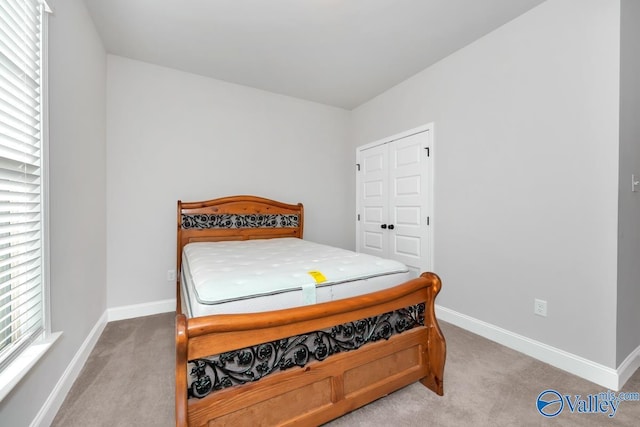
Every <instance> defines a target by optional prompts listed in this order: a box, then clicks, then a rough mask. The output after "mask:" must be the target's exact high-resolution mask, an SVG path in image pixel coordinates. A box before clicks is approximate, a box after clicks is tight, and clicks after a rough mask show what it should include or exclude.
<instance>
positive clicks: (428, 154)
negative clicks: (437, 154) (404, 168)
mask: <svg viewBox="0 0 640 427" xmlns="http://www.w3.org/2000/svg"><path fill="white" fill-rule="evenodd" d="M424 149H425V150H427V157H431V150H430V149H429V147H424Z"/></svg>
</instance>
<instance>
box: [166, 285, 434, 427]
mask: <svg viewBox="0 0 640 427" xmlns="http://www.w3.org/2000/svg"><path fill="white" fill-rule="evenodd" d="M441 286H442V284H441V282H440V279H439V277H438V276H437V275H435V274H433V273H423V274H422V275H421V276H420V277H419V278H416V279H413V280H410V281H408V282H406V283H403V284H401V285H398V286H396V287H394V288H390V289H386V290H382V291H378V292H374V293H371V294H367V295H362V296H357V297H352V298H347V299H343V300H338V301H332V302H328V303H322V304H316V305H311V306H304V307H296V308H291V309H285V310H278V311H271V312H264V313H248V314H228V315H213V316H206V317H197V318H192V319H187V318H186V317H185V316H184V315H183V314H178V315H177V316H176V425H177V426H188V425H192V424H190V423H193V425H211V424H208V423H209V422H210V421H212V420H214V419H217V418H216V417H221V421H220V422H221V423H223V424H224V425H226V423H228V422H229V423H231V422H233V423H236V422H238V419H240V420H244V421H243V422H246V420H247V417H249V418H251V417H255V416H257V415H256V413H255V412H251V411H252V410H249V411H246V413H245V410H246V409H247V408H248V407H249V406H247V408H245V407H244V405H245V403H244V401H246V400H251V401H252V402H253V403H251V405H257V406H256V407H260V405H265V406H264V407H268V406H266V405H267V404H271V403H270V402H267V403H265V400H268V399H267V398H266V397H264V396H265V395H270V396H274V397H273V401H274V402H275V403H273V405H276V406H275V408H279V407H280V406H279V405H281V403H278V401H277V399H279V398H282V399H290V398H291V396H292V395H290V394H287V395H286V396H285V394H284V391H281V389H283V387H281V384H282V383H289V384H292V383H294V382H295V384H298V386H296V387H298V388H299V389H300V390H301V391H302V392H303V393H304V392H305V390H312V387H316V384H321V383H322V384H324V383H323V381H325V380H326V381H329V383H327V384H329V385H330V395H331V396H332V397H331V399H330V400H331V401H330V402H329V403H327V402H320V403H318V405H317V407H313V408H311V409H309V410H308V411H307V412H306V413H303V414H302V415H300V414H298V415H295V416H293V415H292V418H290V420H291V421H289V422H287V423H284V425H298V424H299V425H314V424H319V423H320V422H325V421H328V420H329V419H332V418H335V417H336V416H339V415H340V414H342V413H345V412H348V411H349V410H352V409H354V408H356V407H358V406H361V405H362V404H365V403H367V402H369V401H372V400H374V399H376V398H378V397H381V396H383V395H384V394H388V393H389V392H392V391H393V390H396V389H397V388H399V387H400V386H402V385H403V384H410V383H411V382H414V381H417V380H419V381H420V382H422V383H423V384H424V385H425V386H426V387H428V388H430V389H431V390H433V391H434V392H435V393H437V394H439V395H442V394H443V382H442V379H443V374H444V362H445V356H446V344H445V341H444V336H443V335H442V332H441V330H440V328H439V326H438V323H437V321H436V318H435V309H434V301H435V297H436V295H437V294H438V292H439V291H440V289H441ZM419 303H425V310H424V327H417V328H414V329H411V330H409V331H406V332H404V333H402V334H399V335H394V336H393V337H391V338H390V339H389V340H388V342H389V343H390V345H388V346H386V345H383V343H382V342H373V343H371V344H367V345H365V346H363V347H362V348H360V349H359V350H355V351H353V352H348V353H338V354H337V355H335V356H331V357H329V358H328V359H326V360H324V361H323V362H312V364H310V365H307V366H306V367H305V368H292V369H290V370H287V371H282V372H278V373H275V374H273V376H272V377H270V378H264V379H262V380H260V381H258V382H255V383H248V384H245V385H243V386H239V387H235V389H236V390H231V389H223V390H220V391H218V392H214V393H213V394H212V395H209V396H207V397H206V398H203V399H195V400H189V401H188V399H187V396H188V390H187V385H188V381H187V375H188V372H187V363H188V361H189V360H194V359H197V358H202V357H206V356H211V355H215V354H221V353H225V352H228V351H233V350H237V349H242V348H246V347H249V346H253V345H259V344H262V343H265V342H269V341H274V340H279V339H282V338H287V337H291V336H296V335H299V334H305V333H309V332H312V331H317V330H322V329H326V328H331V327H333V326H336V325H340V324H343V323H345V322H350V321H356V320H359V319H364V318H367V317H371V316H376V315H380V314H382V313H387V312H391V311H394V310H398V309H402V308H404V307H408V306H411V305H414V304H419ZM363 350H364V351H363ZM415 352H417V353H415ZM412 354H416V355H419V356H412ZM398 357H400V358H407V360H409V359H410V360H414V359H415V358H416V357H417V358H418V359H415V360H417V362H415V363H417V365H416V366H408V367H407V368H403V369H404V370H402V371H398V372H396V373H395V374H390V375H389V379H388V381H387V380H384V379H381V380H379V381H378V382H377V383H375V384H373V385H371V386H370V387H368V388H367V387H365V389H363V390H364V391H362V392H360V391H358V392H357V393H356V392H351V394H350V393H349V392H347V391H345V389H348V387H350V386H349V385H348V384H345V382H346V381H347V378H348V375H352V374H351V373H350V372H357V369H358V368H360V367H361V366H364V365H368V366H369V365H371V366H378V365H376V364H381V365H379V368H378V370H384V369H386V368H387V365H386V364H390V363H391V362H385V360H392V359H393V360H396V359H397V358H398ZM354 361H355V362H354ZM406 363H409V362H406ZM411 363H414V362H411ZM398 369H400V368H398ZM367 375H368V374H366V375H365V376H367ZM358 381H360V380H358ZM259 383H263V385H264V386H265V388H266V390H267V391H266V392H262V391H261V392H260V393H257V392H254V391H253V390H258V388H256V387H258V384H259ZM387 383H388V384H387ZM318 387H319V386H318ZM260 390H262V389H260ZM278 393H280V394H281V395H282V396H281V397H279V396H278ZM322 393H324V391H323V392H322ZM322 393H320V394H322ZM316 394H317V393H316ZM207 399H208V402H207V401H206V400H207ZM269 399H271V397H269ZM285 401H286V400H285ZM216 402H217V403H216ZM247 405H248V404H247ZM205 408H206V409H205ZM211 408H213V411H214V412H215V413H214V414H213V415H212V413H211V412H212V409H211ZM348 408H351V409H348ZM205 411H206V412H207V413H206V414H205V413H204V412H205ZM271 411H273V408H272V409H271ZM268 412H269V411H267V413H268ZM240 413H243V414H244V415H242V418H237V415H236V414H240ZM216 414H218V415H216ZM252 414H253V415H252ZM238 416H239V415H238ZM234 417H235V418H234ZM234 420H235V421H234ZM278 423H280V422H278ZM256 425H257V424H256Z"/></svg>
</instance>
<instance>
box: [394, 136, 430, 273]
mask: <svg viewBox="0 0 640 427" xmlns="http://www.w3.org/2000/svg"><path fill="white" fill-rule="evenodd" d="M427 144H428V139H427V134H426V133H425V132H423V133H418V134H415V135H411V136H407V137H405V138H402V139H399V140H397V141H393V142H391V143H389V144H388V146H389V202H388V206H389V216H388V218H389V219H388V221H389V224H388V225H387V236H388V244H389V250H388V255H387V257H388V258H392V259H395V260H398V261H400V262H402V263H404V264H406V265H407V266H408V267H409V268H410V269H412V270H413V271H414V273H416V275H418V274H420V273H421V272H422V271H426V270H427V269H428V268H429V267H430V266H429V262H428V253H427V251H428V246H429V245H428V237H429V226H428V224H427V221H428V219H427V218H428V217H429V215H428V213H427V210H428V199H429V197H428V196H429V194H428V191H429V186H428V182H427V172H428V171H427V163H428V153H427V150H426V149H427V148H428V145H427Z"/></svg>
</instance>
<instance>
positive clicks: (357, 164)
mask: <svg viewBox="0 0 640 427" xmlns="http://www.w3.org/2000/svg"><path fill="white" fill-rule="evenodd" d="M356 167H357V168H358V172H360V163H356Z"/></svg>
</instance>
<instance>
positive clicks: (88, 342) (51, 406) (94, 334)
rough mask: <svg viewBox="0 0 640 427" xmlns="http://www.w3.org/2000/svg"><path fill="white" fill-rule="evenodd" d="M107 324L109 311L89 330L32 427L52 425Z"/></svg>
mask: <svg viewBox="0 0 640 427" xmlns="http://www.w3.org/2000/svg"><path fill="white" fill-rule="evenodd" d="M106 325H107V312H106V311H105V312H104V313H103V314H102V316H100V319H98V321H97V322H96V324H95V325H94V326H93V329H91V332H89V335H88V336H87V338H86V339H85V340H84V342H83V343H82V345H81V346H80V348H79V349H78V351H77V352H76V354H75V356H73V359H72V360H71V362H70V363H69V365H68V366H67V369H65V370H64V372H63V373H62V376H61V377H60V379H59V380H58V382H57V383H56V386H55V387H54V388H53V391H51V394H49V397H48V398H47V400H46V401H45V402H44V405H42V407H41V408H40V411H38V414H37V415H36V417H35V418H34V420H33V421H32V422H31V427H40V426H43V427H44V426H49V425H51V423H52V422H53V419H54V418H55V416H56V414H57V413H58V410H59V409H60V407H61V406H62V403H63V402H64V399H65V398H66V397H67V394H68V393H69V390H71V386H72V385H73V383H74V382H75V380H76V378H78V375H79V374H80V371H81V370H82V368H83V367H84V364H85V363H86V362H87V359H88V358H89V355H90V354H91V351H92V350H93V348H94V347H95V345H96V343H97V342H98V338H100V335H101V334H102V331H103V330H104V327H105V326H106Z"/></svg>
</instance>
